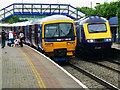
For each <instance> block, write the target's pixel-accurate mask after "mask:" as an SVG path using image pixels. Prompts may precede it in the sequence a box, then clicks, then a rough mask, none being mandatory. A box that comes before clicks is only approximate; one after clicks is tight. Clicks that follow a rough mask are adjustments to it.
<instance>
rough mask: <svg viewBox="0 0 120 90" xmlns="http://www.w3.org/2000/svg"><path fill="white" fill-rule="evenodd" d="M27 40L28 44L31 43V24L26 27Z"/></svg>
mask: <svg viewBox="0 0 120 90" xmlns="http://www.w3.org/2000/svg"><path fill="white" fill-rule="evenodd" d="M28 39H29V40H28V41H29V44H30V43H31V25H29V27H28Z"/></svg>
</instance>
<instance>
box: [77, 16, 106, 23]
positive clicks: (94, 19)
mask: <svg viewBox="0 0 120 90" xmlns="http://www.w3.org/2000/svg"><path fill="white" fill-rule="evenodd" d="M77 22H79V23H80V24H81V25H82V24H84V23H96V22H108V20H107V19H105V18H103V17H98V16H91V17H83V18H81V19H79V20H78V21H77Z"/></svg>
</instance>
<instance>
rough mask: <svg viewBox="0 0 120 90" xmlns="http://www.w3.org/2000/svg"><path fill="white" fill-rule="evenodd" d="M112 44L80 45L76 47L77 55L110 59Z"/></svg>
mask: <svg viewBox="0 0 120 90" xmlns="http://www.w3.org/2000/svg"><path fill="white" fill-rule="evenodd" d="M111 46H112V42H110V43H84V44H83V43H80V44H78V45H77V46H76V50H75V55H76V56H85V57H108V56H109V55H110V53H111Z"/></svg>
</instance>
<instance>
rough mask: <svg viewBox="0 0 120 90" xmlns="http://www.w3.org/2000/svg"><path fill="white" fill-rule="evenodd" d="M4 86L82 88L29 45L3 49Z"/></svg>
mask: <svg viewBox="0 0 120 90" xmlns="http://www.w3.org/2000/svg"><path fill="white" fill-rule="evenodd" d="M2 88H82V87H81V86H80V85H79V84H78V83H77V82H75V81H74V80H73V79H72V78H71V77H69V76H68V75H67V74H66V73H64V72H63V71H62V70H61V69H60V68H58V67H57V66H56V65H55V64H53V63H51V62H50V61H49V60H48V59H47V58H45V57H44V56H42V55H41V54H39V53H37V52H35V51H34V50H33V49H31V48H29V47H28V46H25V45H24V47H9V46H6V47H5V48H3V49H2Z"/></svg>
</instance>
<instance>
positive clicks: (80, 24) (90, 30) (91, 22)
mask: <svg viewBox="0 0 120 90" xmlns="http://www.w3.org/2000/svg"><path fill="white" fill-rule="evenodd" d="M75 26H76V33H77V46H76V53H77V54H78V53H80V52H83V51H85V52H89V53H93V52H96V51H101V52H105V51H107V50H109V49H110V48H111V45H112V35H111V30H110V25H109V22H108V20H106V19H105V18H102V17H99V16H90V17H83V18H81V19H79V20H75Z"/></svg>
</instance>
